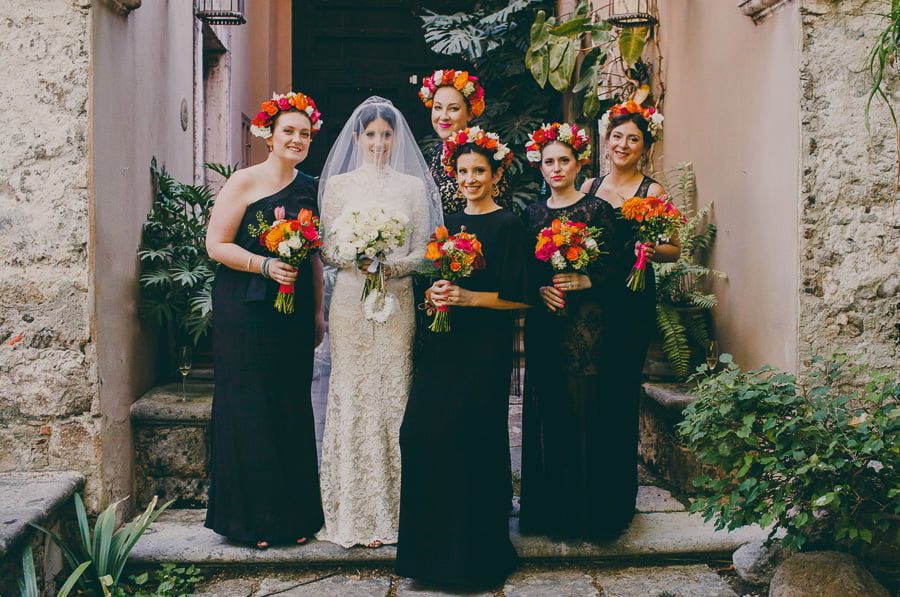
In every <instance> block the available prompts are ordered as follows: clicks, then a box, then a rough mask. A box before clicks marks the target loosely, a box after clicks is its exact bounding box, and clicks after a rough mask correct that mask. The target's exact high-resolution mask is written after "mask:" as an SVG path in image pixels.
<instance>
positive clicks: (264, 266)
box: [259, 257, 272, 280]
mask: <svg viewBox="0 0 900 597" xmlns="http://www.w3.org/2000/svg"><path fill="white" fill-rule="evenodd" d="M270 261H272V258H271V257H266V258H265V259H263V262H262V265H261V266H260V268H259V273H260V274H262V277H263V278H265V279H266V280H271V279H272V276H270V275H269V262H270Z"/></svg>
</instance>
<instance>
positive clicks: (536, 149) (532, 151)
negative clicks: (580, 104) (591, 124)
mask: <svg viewBox="0 0 900 597" xmlns="http://www.w3.org/2000/svg"><path fill="white" fill-rule="evenodd" d="M555 141H559V142H560V143H565V144H566V145H568V146H569V147H571V148H572V149H574V150H575V156H576V158H577V159H578V163H579V164H581V165H582V166H584V165H585V164H587V163H588V162H589V161H590V160H591V140H590V138H589V137H588V134H587V132H586V131H585V130H584V129H582V128H578V125H576V124H569V123H568V122H564V123H562V124H560V123H558V122H554V123H553V124H545V125H543V126H541V127H539V128H538V129H536V130H535V131H534V132H533V133H531V134H530V135H528V143H526V144H525V152H526V153H525V156H526V157H527V158H528V163H529V164H531V165H532V166H535V167H537V166H540V164H541V151H542V150H543V149H544V147H545V146H547V145H548V144H550V143H553V142H555Z"/></svg>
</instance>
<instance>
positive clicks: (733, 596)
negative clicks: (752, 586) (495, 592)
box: [507, 564, 737, 597]
mask: <svg viewBox="0 0 900 597" xmlns="http://www.w3.org/2000/svg"><path fill="white" fill-rule="evenodd" d="M596 578H597V584H599V585H600V586H601V587H603V595H604V597H648V596H650V597H655V596H656V595H659V594H660V593H662V592H664V591H668V592H669V593H671V594H672V595H674V596H676V597H737V593H735V592H734V591H733V590H732V589H731V587H729V586H728V583H727V582H725V580H724V579H723V578H722V577H720V576H719V575H718V574H716V573H715V572H713V571H712V570H711V569H710V568H709V567H708V566H704V565H702V564H698V565H695V566H665V567H659V568H622V569H618V570H602V571H600V572H598V573H597V574H596ZM507 595H508V593H507Z"/></svg>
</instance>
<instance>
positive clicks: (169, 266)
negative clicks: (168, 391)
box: [138, 158, 235, 371]
mask: <svg viewBox="0 0 900 597" xmlns="http://www.w3.org/2000/svg"><path fill="white" fill-rule="evenodd" d="M204 166H205V167H207V168H209V169H210V170H212V171H214V172H217V173H218V174H220V175H222V176H223V177H225V178H228V177H229V176H231V174H232V172H234V169H235V168H234V167H233V166H223V165H221V164H204ZM150 174H151V176H152V177H153V183H154V186H155V188H156V198H155V200H154V201H153V206H152V207H151V209H150V213H149V214H148V215H147V221H146V222H145V223H144V227H143V231H142V235H141V244H140V247H139V250H138V257H140V260H141V277H140V289H141V303H140V313H141V315H142V317H144V318H145V319H147V320H149V321H153V322H155V323H156V324H157V325H159V326H161V327H162V328H163V329H164V330H166V336H167V341H166V345H167V350H166V354H167V359H170V360H172V361H174V355H175V354H176V347H178V349H179V352H184V353H185V354H186V355H187V354H190V352H191V349H194V348H196V347H197V346H198V344H199V343H200V342H201V340H203V339H205V338H208V332H209V329H210V327H211V325H212V283H213V279H214V278H215V273H216V263H215V262H214V261H212V260H211V259H210V258H209V256H208V255H207V254H206V226H207V223H208V221H209V212H210V210H211V209H212V203H213V193H212V190H211V189H210V188H209V187H207V186H205V185H190V184H186V183H181V182H178V181H177V180H175V179H174V178H172V176H171V175H170V174H169V173H168V172H167V171H166V169H165V168H160V167H158V166H157V163H156V158H153V160H151V162H150ZM179 361H187V362H189V361H190V359H189V358H188V357H187V356H185V357H184V358H180V357H179ZM171 364H172V363H171V362H170V363H168V365H169V366H167V370H169V371H171V370H173V369H174V368H175V367H173V366H171ZM185 364H187V363H185ZM177 365H178V366H179V367H181V365H182V363H181V362H179V363H177Z"/></svg>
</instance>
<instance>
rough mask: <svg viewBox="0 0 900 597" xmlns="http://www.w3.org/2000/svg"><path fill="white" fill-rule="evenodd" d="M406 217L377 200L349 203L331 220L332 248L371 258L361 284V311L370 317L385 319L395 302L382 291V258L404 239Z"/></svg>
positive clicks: (343, 254) (347, 256) (358, 258)
mask: <svg viewBox="0 0 900 597" xmlns="http://www.w3.org/2000/svg"><path fill="white" fill-rule="evenodd" d="M408 223H409V218H407V216H406V214H404V213H403V212H401V211H399V210H397V209H392V208H391V207H389V206H384V205H380V204H372V205H365V206H359V207H348V208H347V209H345V210H344V211H343V212H342V213H341V215H340V216H338V217H337V219H336V220H335V221H334V230H335V235H334V237H335V249H336V252H337V255H338V257H339V258H340V259H342V260H350V259H353V260H355V261H356V262H357V263H359V262H360V261H362V260H363V259H369V260H371V263H370V264H369V267H368V269H367V274H366V283H365V286H364V287H363V293H362V299H361V300H362V303H363V313H364V314H365V317H366V319H368V320H369V321H375V322H377V323H384V322H385V321H387V318H388V316H390V314H391V312H392V311H393V308H394V305H395V304H396V302H397V299H396V297H394V296H393V295H391V294H386V293H385V291H384V263H385V258H386V257H387V255H389V254H390V253H391V252H392V251H393V250H394V249H396V248H398V247H399V246H400V245H402V244H403V242H404V241H405V240H406V229H407V224H408Z"/></svg>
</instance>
